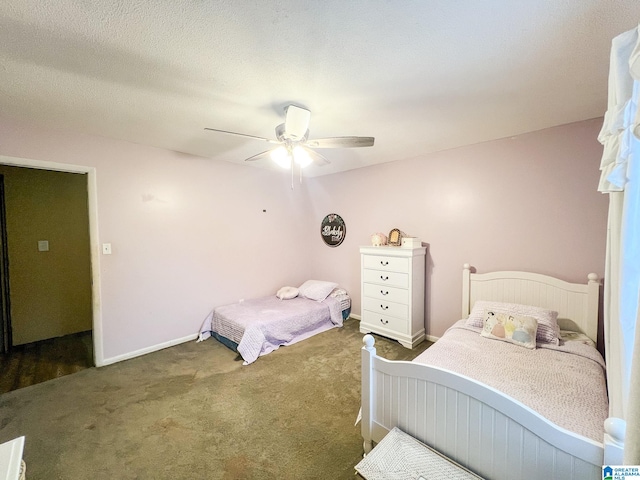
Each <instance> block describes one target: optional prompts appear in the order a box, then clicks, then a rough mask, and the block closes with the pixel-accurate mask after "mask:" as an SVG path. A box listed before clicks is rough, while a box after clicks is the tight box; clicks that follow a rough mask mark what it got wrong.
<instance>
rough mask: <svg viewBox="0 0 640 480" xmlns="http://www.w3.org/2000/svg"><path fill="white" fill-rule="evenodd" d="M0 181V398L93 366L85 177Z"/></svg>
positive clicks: (19, 176) (22, 173) (14, 175)
mask: <svg viewBox="0 0 640 480" xmlns="http://www.w3.org/2000/svg"><path fill="white" fill-rule="evenodd" d="M0 175H2V177H3V178H2V179H3V182H2V183H3V185H0V233H2V231H4V232H5V233H6V235H4V236H2V235H0V238H2V240H4V241H3V242H2V243H3V245H0V257H4V258H0V267H1V268H0V299H2V300H4V301H2V304H1V305H0V307H2V308H0V313H5V312H6V314H5V315H2V322H3V328H2V331H3V338H2V340H3V343H4V350H5V351H6V353H4V354H3V355H2V358H0V372H1V373H2V375H1V377H2V382H0V392H1V391H8V390H11V389H15V388H20V387H23V386H28V385H30V384H33V383H39V382H41V381H45V380H48V379H51V378H56V377H58V376H62V375H66V374H68V373H73V372H75V371H78V370H80V369H82V368H87V367H89V366H92V365H94V362H93V357H94V352H93V348H92V347H93V338H92V330H93V312H92V286H91V284H92V272H91V248H90V228H89V205H88V178H87V174H86V173H69V172H60V171H51V170H43V169H34V168H24V167H17V166H7V165H0ZM2 186H4V189H2V188H1V187H2ZM2 193H4V198H3V196H2V195H1V194H2ZM3 212H4V213H5V215H4V216H3V215H2V213H3ZM2 220H4V228H2V225H1V224H2ZM3 247H4V253H5V255H4V256H3V255H2V252H3ZM3 279H4V280H5V284H6V286H7V288H6V290H2V280H3ZM3 291H4V292H5V293H6V298H2V297H3V296H2V295H1V293H2V292H3ZM5 306H6V307H7V308H5Z"/></svg>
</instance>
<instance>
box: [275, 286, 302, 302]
mask: <svg viewBox="0 0 640 480" xmlns="http://www.w3.org/2000/svg"><path fill="white" fill-rule="evenodd" d="M299 293H300V291H299V290H298V289H297V288H296V287H282V288H281V289H280V290H278V291H277V293H276V297H278V298H279V299H280V300H291V299H292V298H296V297H297V296H298V294H299Z"/></svg>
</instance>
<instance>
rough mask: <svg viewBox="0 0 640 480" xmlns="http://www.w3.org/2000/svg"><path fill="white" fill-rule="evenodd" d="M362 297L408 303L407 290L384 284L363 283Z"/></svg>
mask: <svg viewBox="0 0 640 480" xmlns="http://www.w3.org/2000/svg"><path fill="white" fill-rule="evenodd" d="M363 287H364V297H365V298H366V297H371V298H375V299H378V300H386V301H388V302H395V303H406V304H408V303H409V291H408V290H405V289H402V288H394V287H387V286H386V285H375V284H373V283H365V284H364V285H363Z"/></svg>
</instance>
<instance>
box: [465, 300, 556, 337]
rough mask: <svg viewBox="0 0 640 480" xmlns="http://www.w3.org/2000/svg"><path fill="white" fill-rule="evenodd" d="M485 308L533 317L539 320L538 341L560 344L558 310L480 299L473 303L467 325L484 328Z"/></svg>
mask: <svg viewBox="0 0 640 480" xmlns="http://www.w3.org/2000/svg"><path fill="white" fill-rule="evenodd" d="M485 310H488V311H491V312H494V313H507V314H509V315H513V316H519V317H533V318H535V319H536V321H537V322H538V331H537V334H536V337H537V341H538V342H540V343H552V344H554V345H559V344H560V340H559V338H560V327H559V326H558V312H555V311H553V310H547V309H546V308H541V307H534V306H533V305H520V304H517V303H504V302H488V301H485V300H478V301H477V302H476V303H474V304H473V309H472V310H471V313H470V314H469V318H467V321H466V322H465V325H467V326H469V327H477V328H483V326H484V322H483V321H484V318H485V315H484V313H485Z"/></svg>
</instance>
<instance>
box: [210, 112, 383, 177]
mask: <svg viewBox="0 0 640 480" xmlns="http://www.w3.org/2000/svg"><path fill="white" fill-rule="evenodd" d="M284 111H285V120H284V123H282V124H280V125H278V126H277V127H276V140H273V139H269V138H263V137H257V136H255V135H247V134H245V133H237V132H229V131H227V130H219V129H217V128H205V130H210V131H212V132H220V133H227V134H229V135H237V136H240V137H248V138H253V139H255V140H262V141H264V142H268V143H272V144H276V145H279V146H278V147H275V148H272V149H270V150H266V151H264V152H260V153H258V154H256V155H253V156H252V157H249V158H247V159H246V160H245V161H247V162H253V161H255V160H260V159H263V158H267V157H270V158H271V159H272V160H273V161H274V162H276V163H277V164H278V165H280V166H281V167H283V168H291V172H292V176H293V168H292V167H293V165H294V164H297V165H298V166H299V168H300V178H301V180H302V170H301V169H302V168H304V167H306V166H308V165H310V164H311V163H313V162H315V163H316V164H317V165H326V164H328V163H331V162H329V160H327V159H326V158H325V157H324V155H321V154H320V153H318V152H316V151H315V150H313V149H314V148H354V147H371V146H372V145H373V142H374V138H373V137H328V138H316V139H309V120H310V119H311V112H310V111H309V110H307V109H306V108H302V107H298V106H296V105H289V106H287V107H285V109H284ZM291 187H292V188H293V184H292V186H291Z"/></svg>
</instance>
